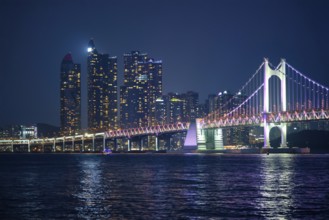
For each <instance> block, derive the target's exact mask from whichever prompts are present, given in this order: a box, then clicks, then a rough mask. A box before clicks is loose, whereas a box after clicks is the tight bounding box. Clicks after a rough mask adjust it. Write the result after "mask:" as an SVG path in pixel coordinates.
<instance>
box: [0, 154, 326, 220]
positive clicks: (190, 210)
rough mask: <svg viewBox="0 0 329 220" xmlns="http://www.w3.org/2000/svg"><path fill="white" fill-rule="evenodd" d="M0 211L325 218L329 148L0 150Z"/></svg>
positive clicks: (10, 214) (26, 215) (41, 215)
mask: <svg viewBox="0 0 329 220" xmlns="http://www.w3.org/2000/svg"><path fill="white" fill-rule="evenodd" d="M0 175H1V177H0V219H62V218H65V219H230V218H242V219H329V155H274V154H272V155H268V156H267V155H168V154H125V155H123V154H112V155H110V156H102V155H92V154H2V155H0Z"/></svg>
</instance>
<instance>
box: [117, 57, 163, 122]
mask: <svg viewBox="0 0 329 220" xmlns="http://www.w3.org/2000/svg"><path fill="white" fill-rule="evenodd" d="M123 58H124V85H123V86H121V87H120V126H121V127H122V128H134V127H143V126H152V125H155V124H156V123H157V122H156V120H155V117H156V112H155V106H156V100H157V98H159V97H161V95H162V61H156V60H154V59H151V58H149V57H148V56H147V54H145V53H140V52H139V51H132V52H131V53H127V54H124V56H123Z"/></svg>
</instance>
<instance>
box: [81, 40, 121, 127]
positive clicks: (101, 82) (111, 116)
mask: <svg viewBox="0 0 329 220" xmlns="http://www.w3.org/2000/svg"><path fill="white" fill-rule="evenodd" d="M87 65H88V128H89V130H92V131H101V130H106V129H111V130H114V129H117V125H118V97H117V94H118V93H117V89H118V85H117V76H118V70H117V57H110V56H109V55H108V54H101V53H98V51H97V50H96V47H95V43H94V41H93V40H90V41H89V45H88V63H87Z"/></svg>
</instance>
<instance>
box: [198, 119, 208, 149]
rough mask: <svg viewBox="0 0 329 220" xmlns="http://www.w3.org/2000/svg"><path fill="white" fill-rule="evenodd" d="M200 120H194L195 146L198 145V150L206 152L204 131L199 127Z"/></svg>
mask: <svg viewBox="0 0 329 220" xmlns="http://www.w3.org/2000/svg"><path fill="white" fill-rule="evenodd" d="M201 120H202V119H199V118H197V119H196V138H197V145H198V150H207V146H206V134H205V130H203V129H202V127H201Z"/></svg>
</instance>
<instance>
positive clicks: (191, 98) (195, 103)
mask: <svg viewBox="0 0 329 220" xmlns="http://www.w3.org/2000/svg"><path fill="white" fill-rule="evenodd" d="M182 99H184V101H185V102H184V103H185V106H186V107H185V108H184V120H185V121H186V122H195V119H196V118H198V107H199V93H197V92H193V91H188V92H187V93H184V94H182Z"/></svg>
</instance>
